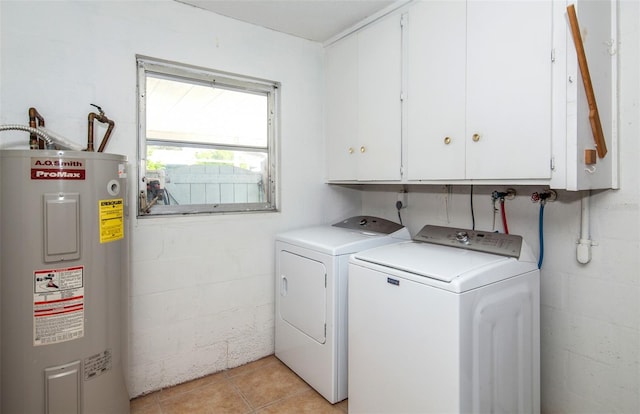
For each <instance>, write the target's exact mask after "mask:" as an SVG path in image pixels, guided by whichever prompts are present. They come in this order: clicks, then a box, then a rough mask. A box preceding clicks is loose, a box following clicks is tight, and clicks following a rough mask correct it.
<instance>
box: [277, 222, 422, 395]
mask: <svg viewBox="0 0 640 414" xmlns="http://www.w3.org/2000/svg"><path fill="white" fill-rule="evenodd" d="M410 239H411V236H410V234H409V231H408V230H407V229H406V228H405V227H403V226H401V225H400V224H397V223H394V222H392V221H388V220H385V219H381V218H377V217H369V216H356V217H351V218H349V219H346V220H344V221H341V222H339V223H336V224H334V225H332V226H328V225H325V226H319V227H311V228H304V229H299V230H293V231H290V232H287V233H282V234H279V235H278V236H276V258H275V261H276V295H275V298H276V299H275V302H276V312H275V313H276V315H275V318H276V321H275V325H276V327H275V328H276V329H275V354H276V357H277V358H278V359H280V360H281V361H282V362H284V363H285V364H286V365H287V366H288V367H289V368H291V369H292V370H293V371H294V372H295V373H296V374H298V375H299V376H300V377H301V378H302V379H304V380H305V381H306V382H307V383H308V384H309V385H311V386H312V387H313V388H314V389H315V390H316V391H318V392H319V393H320V394H321V395H322V396H323V397H324V398H326V399H327V400H328V401H329V402H331V403H336V402H338V401H341V400H344V399H345V398H347V384H348V381H347V366H348V365H347V270H348V264H349V255H350V254H352V253H355V252H358V251H360V250H363V249H368V248H372V247H376V246H381V245H385V244H390V243H398V242H401V241H407V240H410Z"/></svg>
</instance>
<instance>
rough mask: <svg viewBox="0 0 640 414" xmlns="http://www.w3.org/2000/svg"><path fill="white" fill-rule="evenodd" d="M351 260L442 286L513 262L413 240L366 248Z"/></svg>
mask: <svg viewBox="0 0 640 414" xmlns="http://www.w3.org/2000/svg"><path fill="white" fill-rule="evenodd" d="M355 258H356V259H358V260H362V261H364V262H368V263H373V264H377V265H380V266H384V267H389V268H392V269H397V270H401V271H404V272H408V273H412V274H415V275H418V276H423V277H427V278H430V279H436V280H440V281H442V282H446V283H449V282H452V281H453V280H454V279H457V278H459V277H462V276H464V275H466V274H469V273H471V272H478V271H482V269H495V267H496V266H500V265H507V264H508V263H509V262H513V261H516V260H515V259H514V258H509V257H504V256H498V255H495V254H489V253H482V252H477V251H472V250H462V249H456V248H452V247H447V246H439V245H435V244H429V243H422V242H417V241H411V242H404V243H397V244H392V245H388V246H383V247H378V248H374V249H369V250H366V251H362V252H360V253H356V254H355Z"/></svg>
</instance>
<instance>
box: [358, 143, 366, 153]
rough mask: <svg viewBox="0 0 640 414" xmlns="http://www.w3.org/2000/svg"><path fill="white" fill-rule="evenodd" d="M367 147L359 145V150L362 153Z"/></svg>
mask: <svg viewBox="0 0 640 414" xmlns="http://www.w3.org/2000/svg"><path fill="white" fill-rule="evenodd" d="M366 150H367V149H366V148H365V147H364V145H363V146H361V147H360V152H362V153H364V152H365V151H366Z"/></svg>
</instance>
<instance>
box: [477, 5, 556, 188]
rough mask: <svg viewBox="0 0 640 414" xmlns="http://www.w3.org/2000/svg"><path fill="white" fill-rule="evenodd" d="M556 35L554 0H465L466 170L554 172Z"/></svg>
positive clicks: (482, 174) (507, 175) (525, 175)
mask: <svg viewBox="0 0 640 414" xmlns="http://www.w3.org/2000/svg"><path fill="white" fill-rule="evenodd" d="M551 36H552V4H551V0H539V1H513V0H508V1H507V0H505V1H468V2H467V73H466V78H467V123H466V124H467V132H466V140H467V143H466V150H467V157H466V164H467V177H466V178H468V179H536V178H550V176H551V168H550V160H551V70H552V67H551V66H552V62H551V49H552V42H551ZM475 134H477V136H478V138H477V140H473V139H472V137H473V136H474V135H475Z"/></svg>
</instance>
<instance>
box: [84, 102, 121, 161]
mask: <svg viewBox="0 0 640 414" xmlns="http://www.w3.org/2000/svg"><path fill="white" fill-rule="evenodd" d="M91 105H93V104H91ZM93 106H95V107H96V108H98V111H99V112H100V113H99V114H96V113H94V112H91V113H89V136H88V139H87V151H91V152H93V151H94V146H93V121H94V119H95V120H97V121H99V122H102V123H103V124H108V125H109V126H108V127H107V132H106V133H105V134H104V137H103V138H102V142H100V147H98V152H102V151H104V148H105V147H106V146H107V142H108V141H109V137H110V136H111V131H112V130H113V127H114V125H115V124H114V122H113V121H112V120H110V119H109V118H107V117H106V115H105V114H104V112H103V111H102V108H100V107H99V106H97V105H93Z"/></svg>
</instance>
